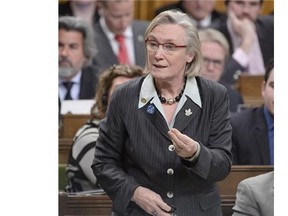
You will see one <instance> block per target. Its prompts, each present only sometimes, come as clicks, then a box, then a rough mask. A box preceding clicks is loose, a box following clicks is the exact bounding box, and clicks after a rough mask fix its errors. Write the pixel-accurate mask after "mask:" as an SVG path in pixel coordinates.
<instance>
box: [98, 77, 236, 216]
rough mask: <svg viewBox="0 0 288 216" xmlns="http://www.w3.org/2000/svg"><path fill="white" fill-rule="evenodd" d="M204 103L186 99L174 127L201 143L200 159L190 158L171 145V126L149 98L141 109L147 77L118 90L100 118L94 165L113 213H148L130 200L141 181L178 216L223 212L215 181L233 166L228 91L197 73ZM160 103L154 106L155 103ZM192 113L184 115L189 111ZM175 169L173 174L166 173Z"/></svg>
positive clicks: (218, 213)
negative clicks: (151, 104)
mask: <svg viewBox="0 0 288 216" xmlns="http://www.w3.org/2000/svg"><path fill="white" fill-rule="evenodd" d="M196 80H197V84H198V87H199V91H200V96H201V99H202V108H200V107H199V106H198V105H197V104H195V103H194V102H193V101H192V100H191V99H190V98H187V100H186V102H185V104H184V106H183V107H182V109H181V110H180V111H179V112H178V114H177V116H176V120H175V124H174V127H175V128H177V129H178V130H180V131H181V132H182V133H184V134H186V135H188V136H189V137H191V138H193V139H194V140H196V141H198V142H199V144H200V145H201V151H200V156H199V159H198V160H197V161H196V162H194V163H192V162H189V161H186V160H184V159H182V158H180V157H179V156H177V154H176V153H175V151H171V148H169V146H170V145H172V142H171V140H170V138H169V136H168V133H167V132H168V130H169V128H168V125H167V123H166V121H165V119H164V117H163V116H162V115H161V113H160V112H159V111H158V110H157V109H156V111H155V112H154V113H153V114H149V113H148V112H147V107H148V106H149V105H150V103H147V104H146V105H145V106H143V107H142V108H141V109H138V101H139V92H140V88H141V84H142V82H143V78H136V79H134V80H132V81H129V82H127V83H125V84H124V85H122V86H120V87H119V88H118V89H117V90H115V91H114V93H113V95H112V97H111V102H110V105H109V108H108V111H107V118H105V119H104V120H103V121H102V122H101V123H100V134H99V138H98V139H97V141H96V147H95V157H94V161H93V164H92V168H93V171H94V174H95V175H96V177H97V179H98V180H99V183H100V185H101V187H102V188H103V189H104V190H105V191H106V192H107V194H108V195H109V197H110V198H111V199H112V200H113V211H114V213H115V214H114V215H133V216H134V215H149V214H147V213H145V211H144V210H142V209H141V208H140V207H139V206H137V205H136V204H135V203H134V202H131V201H130V199H131V197H132V196H133V192H134V190H135V189H136V187H138V186H140V185H141V186H143V187H147V188H149V189H151V190H153V191H155V192H156V193H158V194H159V195H160V196H161V197H162V199H163V200H164V201H165V202H166V203H167V204H169V205H174V206H176V207H177V210H176V212H175V214H176V215H178V216H187V215H193V216H200V215H201V216H202V215H211V216H218V215H222V212H221V206H220V203H221V200H220V196H219V193H218V191H217V188H216V185H215V183H216V182H217V181H220V180H222V179H224V178H225V177H226V176H227V175H228V174H229V171H230V167H231V160H232V156H231V126H230V116H229V103H228V96H227V90H226V88H225V87H224V86H222V85H220V84H219V83H217V82H212V81H209V80H205V79H203V78H201V77H197V78H196ZM155 108H156V107H155ZM187 109H191V111H192V115H190V116H186V115H185V110H187ZM168 169H173V171H174V173H173V174H171V173H170V175H169V174H168V173H167V170H168Z"/></svg>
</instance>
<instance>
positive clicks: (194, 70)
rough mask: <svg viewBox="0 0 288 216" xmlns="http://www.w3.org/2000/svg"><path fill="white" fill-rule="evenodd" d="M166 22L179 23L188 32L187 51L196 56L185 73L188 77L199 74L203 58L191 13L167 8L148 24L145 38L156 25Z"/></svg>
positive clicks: (188, 64)
mask: <svg viewBox="0 0 288 216" xmlns="http://www.w3.org/2000/svg"><path fill="white" fill-rule="evenodd" d="M166 24H177V25H179V26H181V27H182V28H183V29H184V31H185V32H186V45H187V48H186V51H187V53H193V54H194V58H193V60H192V62H190V63H187V65H186V69H185V75H187V76H188V77H192V76H198V75H199V74H200V71H201V68H202V64H203V58H202V53H201V45H200V40H199V37H198V32H197V28H196V27H195V26H194V24H193V23H192V22H191V18H190V17H189V15H187V14H186V13H183V12H181V11H178V10H167V11H164V12H162V13H160V14H159V15H158V16H156V17H155V18H154V19H153V20H152V21H151V23H150V25H149V26H148V28H147V30H146V33H145V36H144V37H145V40H146V39H147V37H148V35H149V33H150V32H151V31H153V29H154V28H155V27H156V26H159V25H166Z"/></svg>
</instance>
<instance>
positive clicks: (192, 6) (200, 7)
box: [156, 0, 223, 29]
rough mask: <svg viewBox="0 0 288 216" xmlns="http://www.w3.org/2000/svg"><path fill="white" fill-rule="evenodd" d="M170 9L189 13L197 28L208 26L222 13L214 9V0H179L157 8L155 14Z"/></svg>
mask: <svg viewBox="0 0 288 216" xmlns="http://www.w3.org/2000/svg"><path fill="white" fill-rule="evenodd" d="M170 9H178V10H181V11H183V12H185V13H187V14H189V15H190V17H191V20H192V22H193V24H194V25H195V26H197V28H199V29H202V28H208V27H209V26H211V24H212V23H213V22H215V21H216V20H218V19H219V18H220V17H221V16H222V15H223V13H220V12H218V11H217V10H215V0H205V1H203V0H193V1H191V0H180V1H178V2H175V3H171V4H168V5H164V6H162V7H160V8H158V9H157V10H156V15H158V14H159V13H161V12H163V11H165V10H170Z"/></svg>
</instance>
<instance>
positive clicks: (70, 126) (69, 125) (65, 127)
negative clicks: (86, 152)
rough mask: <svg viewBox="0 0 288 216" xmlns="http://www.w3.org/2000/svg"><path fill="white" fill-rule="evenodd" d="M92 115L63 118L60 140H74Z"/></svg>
mask: <svg viewBox="0 0 288 216" xmlns="http://www.w3.org/2000/svg"><path fill="white" fill-rule="evenodd" d="M89 119H90V115H75V114H66V115H62V116H61V128H60V136H59V137H60V138H70V139H71V138H73V137H74V136H75V133H76V132H77V130H78V129H79V128H80V127H82V126H83V125H84V124H85V123H86V122H87V121H88V120H89Z"/></svg>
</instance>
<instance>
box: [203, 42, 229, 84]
mask: <svg viewBox="0 0 288 216" xmlns="http://www.w3.org/2000/svg"><path fill="white" fill-rule="evenodd" d="M201 51H202V55H203V67H202V71H201V76H202V77H205V78H206V79H209V80H213V81H217V82H218V81H219V80H220V77H221V75H222V73H223V70H224V64H225V50H224V48H223V47H222V46H221V45H220V44H219V43H216V42H210V41H209V42H208V41H205V42H201Z"/></svg>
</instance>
